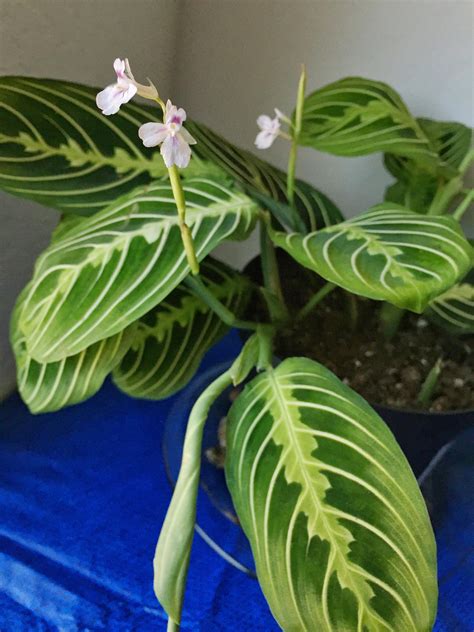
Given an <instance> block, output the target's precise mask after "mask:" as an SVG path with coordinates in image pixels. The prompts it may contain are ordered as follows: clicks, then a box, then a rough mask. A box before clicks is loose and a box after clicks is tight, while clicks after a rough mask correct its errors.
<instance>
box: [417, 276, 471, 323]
mask: <svg viewBox="0 0 474 632" xmlns="http://www.w3.org/2000/svg"><path fill="white" fill-rule="evenodd" d="M425 315H426V316H427V317H428V318H429V319H430V320H431V321H432V322H433V323H435V324H436V325H438V326H439V327H442V328H443V329H445V330H446V331H449V332H450V333H452V334H455V335H461V334H474V285H473V284H472V283H467V282H463V283H458V284H457V285H454V286H453V287H452V288H450V289H449V290H448V291H447V292H445V293H444V294H441V296H438V298H436V299H435V300H434V301H431V303H430V304H429V306H428V309H427V310H426V312H425Z"/></svg>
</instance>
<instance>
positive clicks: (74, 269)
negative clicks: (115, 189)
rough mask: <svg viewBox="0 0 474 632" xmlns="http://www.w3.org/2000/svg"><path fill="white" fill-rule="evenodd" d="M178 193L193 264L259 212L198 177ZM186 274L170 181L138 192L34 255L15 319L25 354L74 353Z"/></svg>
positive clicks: (117, 327)
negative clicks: (183, 206) (22, 303)
mask: <svg viewBox="0 0 474 632" xmlns="http://www.w3.org/2000/svg"><path fill="white" fill-rule="evenodd" d="M184 189H185V195H186V203H187V208H188V212H187V223H188V224H189V226H190V228H191V232H192V235H193V239H194V244H195V248H196V253H197V256H198V259H199V260H201V259H203V258H204V257H205V256H206V255H207V254H209V252H210V251H211V250H213V249H214V248H215V247H216V246H217V245H218V244H219V243H220V242H221V241H223V240H224V239H228V238H234V239H238V238H242V237H244V236H245V235H246V234H247V233H248V232H249V230H251V229H252V227H253V224H254V220H255V218H256V214H257V212H258V208H257V206H256V205H255V203H254V202H252V200H251V199H250V198H248V197H247V196H246V195H244V194H243V193H240V192H236V191H234V190H232V189H231V188H228V187H227V186H225V185H222V184H220V183H219V182H218V181H211V180H207V179H198V178H196V179H190V180H188V181H187V183H186V184H185V186H184ZM188 273H189V266H188V263H187V260H186V257H185V254H184V251H183V247H182V243H181V236H180V230H179V227H178V219H177V213H176V207H175V203H174V199H173V195H172V191H171V187H170V185H169V183H168V182H165V181H162V182H159V183H157V184H154V185H150V186H148V187H146V188H144V189H139V190H136V191H134V192H133V193H132V194H130V195H128V196H124V197H122V198H120V199H119V200H117V202H116V203H114V204H112V205H111V206H110V207H108V208H107V209H105V210H103V211H101V212H100V213H97V214H96V215H94V216H93V217H90V218H85V219H84V220H83V221H81V222H79V223H77V224H74V225H73V226H71V227H70V228H69V229H67V230H66V231H65V232H64V233H63V234H62V236H61V235H60V236H59V237H58V238H57V239H56V240H55V241H53V243H52V244H51V245H50V247H49V248H48V249H47V250H46V251H45V252H44V253H43V254H42V255H41V256H40V257H39V259H38V261H37V264H36V267H35V272H34V276H33V280H32V282H31V286H30V290H29V292H28V294H27V295H26V297H25V308H24V310H23V312H22V315H21V318H20V322H19V327H20V329H21V331H22V333H23V334H24V335H25V337H26V344H27V348H28V353H29V354H30V355H31V356H32V357H33V358H34V359H36V360H38V361H40V362H52V361H54V360H60V359H62V358H63V357H65V356H70V355H74V354H76V353H79V352H80V351H82V350H83V349H86V348H87V347H89V346H90V345H92V344H93V343H95V342H97V341H98V340H102V339H103V338H106V337H109V336H112V335H114V334H116V333H118V332H119V331H121V330H122V329H124V328H125V327H127V325H129V324H130V323H132V322H134V321H135V320H137V319H138V318H140V317H142V316H143V315H144V314H146V313H147V312H149V311H150V309H152V308H153V307H154V306H155V305H157V304H158V303H159V302H160V301H162V300H163V299H164V298H166V296H167V295H168V294H169V293H170V292H171V291H172V290H173V289H174V288H175V287H176V286H177V285H179V283H180V282H181V281H182V280H183V279H184V277H185V276H186V275H187V274H188Z"/></svg>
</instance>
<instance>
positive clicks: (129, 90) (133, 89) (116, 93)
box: [95, 57, 158, 116]
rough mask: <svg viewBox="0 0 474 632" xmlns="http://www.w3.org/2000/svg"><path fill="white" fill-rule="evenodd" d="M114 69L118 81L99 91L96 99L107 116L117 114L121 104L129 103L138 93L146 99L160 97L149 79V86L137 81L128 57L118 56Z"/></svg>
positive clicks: (98, 105)
mask: <svg viewBox="0 0 474 632" xmlns="http://www.w3.org/2000/svg"><path fill="white" fill-rule="evenodd" d="M114 70H115V74H116V75H117V81H116V83H113V84H112V85H110V86H107V88H105V89H104V90H102V91H101V92H99V94H98V95H97V97H96V100H95V101H96V103H97V107H98V108H99V109H100V110H102V114H105V115H106V116H110V115H111V114H117V112H118V111H119V110H120V106H121V105H123V104H124V103H128V102H129V101H130V99H132V98H133V97H134V96H135V95H136V94H139V95H140V96H142V97H145V99H156V98H157V97H158V91H157V89H156V88H155V86H154V85H153V84H152V83H151V81H150V80H148V81H149V83H150V85H149V86H144V85H142V84H141V83H138V82H137V81H135V78H134V76H133V75H132V71H131V70H130V64H129V63H128V59H119V58H118V57H117V59H116V60H115V61H114Z"/></svg>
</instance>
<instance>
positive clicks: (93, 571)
mask: <svg viewBox="0 0 474 632" xmlns="http://www.w3.org/2000/svg"><path fill="white" fill-rule="evenodd" d="M239 346H240V343H239V340H238V337H237V336H236V335H235V333H231V334H230V335H229V336H228V337H227V338H226V339H225V340H224V341H222V343H220V344H219V345H218V346H217V347H215V348H214V349H213V350H212V351H211V352H210V353H209V354H208V356H207V357H206V359H205V360H204V362H203V366H202V367H201V372H202V371H203V370H204V369H205V368H206V367H209V366H211V365H213V364H215V363H216V362H222V361H226V360H228V359H230V358H231V357H233V355H235V352H236V350H237V349H238V348H239ZM179 397H180V395H179V394H178V395H177V396H175V397H173V398H170V399H169V400H167V401H164V402H158V403H157V402H148V401H141V400H132V399H130V398H128V397H126V396H125V395H123V394H121V393H120V392H118V391H117V390H116V389H115V387H114V386H113V385H112V384H111V383H106V385H105V386H104V387H103V389H102V390H101V392H100V393H99V394H97V395H96V396H95V397H94V398H92V399H91V400H89V401H88V402H85V403H83V404H81V405H78V406H74V407H71V408H69V409H66V410H63V411H60V412H58V413H52V414H47V415H42V416H32V415H30V414H29V413H28V411H27V409H26V407H25V406H24V405H23V403H22V402H21V400H20V398H19V397H18V395H13V396H12V397H10V398H9V399H8V400H7V401H6V402H5V403H4V404H2V406H1V408H0V631H1V632H46V631H48V632H50V631H61V632H76V631H91V632H96V631H99V630H108V631H113V632H122V631H123V632H125V631H127V632H128V631H136V632H148V631H153V630H165V629H166V617H165V615H164V613H163V611H162V609H161V608H160V606H159V605H158V603H157V602H156V599H155V597H154V595H153V590H152V579H153V570H152V558H153V553H154V547H155V544H156V539H157V535H158V532H159V529H160V526H161V523H162V521H163V518H164V515H165V512H166V508H167V506H168V503H169V500H170V497H171V488H170V484H169V482H168V480H167V476H166V472H165V467H164V464H163V458H162V445H161V444H162V435H163V427H164V421H165V419H166V417H167V414H168V412H169V411H170V409H171V408H172V406H173V404H175V403H176V401H177V398H179ZM473 443H474V434H473V433H472V432H469V433H467V434H465V435H464V437H463V439H462V441H459V442H458V444H457V445H456V446H455V447H454V448H453V449H452V450H451V451H450V452H449V453H448V455H447V457H446V458H445V459H444V460H443V462H442V463H441V465H440V466H439V467H438V469H437V470H436V471H435V473H434V476H433V477H432V479H431V481H430V485H431V486H432V491H433V495H434V497H436V498H438V499H439V503H438V505H439V506H437V508H436V511H435V530H436V535H437V541H438V547H439V576H440V603H439V613H438V620H437V623H436V627H435V631H436V632H471V631H472V630H473V628H474V618H473V616H472V611H473V596H472V595H473V592H474V591H473V587H474V582H473V572H472V564H470V563H469V562H472V558H471V559H470V558H469V552H471V554H472V549H473V547H472V544H473V541H472V532H473V530H472V527H473V522H474V520H473V517H474V498H473V493H472V490H473V489H474V475H473V463H472V454H473V450H472V448H473ZM200 502H201V499H200ZM214 516H215V513H214ZM198 519H199V522H200V525H201V526H203V527H204V528H205V529H209V530H210V531H212V529H213V528H215V525H213V524H212V520H213V515H212V512H209V515H206V511H204V513H203V512H202V511H201V513H200V514H199V515H198ZM219 529H221V527H219ZM220 537H221V539H222V538H224V540H225V541H226V548H227V549H228V550H230V551H237V550H239V547H242V546H243V535H242V534H241V533H240V532H239V531H238V530H237V529H235V528H232V529H231V528H229V530H228V532H227V531H225V527H224V531H223V532H222V529H221V533H220ZM182 628H183V629H184V630H196V631H198V630H199V631H205V632H219V631H221V630H222V631H223V630H239V632H240V631H246V630H249V631H250V630H252V631H257V632H258V631H262V632H263V631H265V632H273V631H275V632H276V630H278V627H277V625H276V624H275V622H274V621H273V619H272V617H271V614H270V612H269V610H268V607H267V605H266V603H265V600H264V598H263V596H262V593H261V591H260V588H259V586H258V583H257V582H256V581H255V580H253V579H251V578H249V577H247V576H246V575H245V574H243V573H242V572H239V571H238V570H236V569H235V568H233V567H232V566H230V565H229V564H228V563H227V562H225V561H224V560H223V559H222V558H221V557H219V556H218V555H217V554H216V553H215V552H214V551H212V550H211V549H210V548H209V547H208V546H207V544H205V542H204V541H203V540H202V539H201V538H200V537H198V536H196V537H195V539H194V545H193V553H192V559H191V567H190V572H189V581H188V590H187V593H186V602H185V613H184V619H183V625H182Z"/></svg>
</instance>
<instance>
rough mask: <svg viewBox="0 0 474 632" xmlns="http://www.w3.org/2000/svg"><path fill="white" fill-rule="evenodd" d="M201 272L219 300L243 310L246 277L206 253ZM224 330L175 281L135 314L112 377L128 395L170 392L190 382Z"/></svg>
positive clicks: (248, 287) (152, 396) (160, 396)
mask: <svg viewBox="0 0 474 632" xmlns="http://www.w3.org/2000/svg"><path fill="white" fill-rule="evenodd" d="M200 274H201V276H202V280H203V281H204V283H205V284H206V285H207V286H208V288H209V289H210V290H211V291H212V293H213V295H214V296H215V297H216V298H217V299H219V300H220V301H221V303H223V304H224V305H225V306H226V307H227V308H228V309H230V310H231V311H232V312H233V313H234V314H236V315H237V316H239V315H240V314H241V313H242V312H243V310H244V309H245V306H246V304H247V302H248V300H249V298H250V294H251V291H252V290H251V285H250V283H249V282H248V281H247V280H246V279H245V277H243V276H242V275H240V274H238V273H236V272H234V271H233V270H231V269H230V268H228V267H227V266H225V265H224V264H222V263H219V262H218V261H213V260H211V259H209V258H208V259H206V260H205V261H204V262H203V264H202V266H201V272H200ZM228 330H229V327H228V326H227V325H225V324H224V323H223V322H222V320H221V319H220V318H219V316H216V314H215V313H214V312H213V311H212V310H210V309H209V307H208V306H207V305H206V304H205V303H204V302H203V301H202V300H201V299H200V298H198V297H197V296H196V295H194V294H193V292H192V291H191V290H190V289H189V288H188V287H187V286H185V285H179V286H178V287H177V288H176V289H175V290H173V292H171V294H169V295H168V296H167V297H166V299H165V300H164V301H162V302H161V303H160V304H159V305H158V306H157V307H155V308H154V309H152V310H151V311H150V312H148V314H146V315H145V316H143V317H142V318H140V319H139V320H138V322H137V323H136V329H135V333H134V339H133V343H132V345H131V347H130V349H129V350H128V352H127V354H126V355H125V357H124V358H123V360H122V362H121V363H120V364H119V365H118V366H117V367H116V368H115V371H114V381H115V383H116V384H117V386H118V387H119V388H120V389H122V390H123V391H125V392H126V393H128V394H129V395H131V396H132V397H145V398H147V399H163V398H165V397H168V396H169V395H172V394H173V393H175V392H176V391H179V390H180V389H181V388H183V386H184V385H185V384H187V383H188V381H189V380H190V379H191V378H192V376H193V375H194V373H195V372H196V370H197V368H198V366H199V364H200V363H201V360H202V358H203V356H204V354H205V353H206V351H207V350H208V349H210V348H211V347H212V346H213V345H214V344H215V343H216V342H217V340H219V339H220V338H221V337H222V336H223V335H224V334H225V333H226V332H227V331H228Z"/></svg>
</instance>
